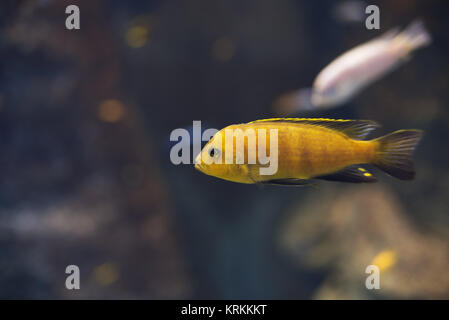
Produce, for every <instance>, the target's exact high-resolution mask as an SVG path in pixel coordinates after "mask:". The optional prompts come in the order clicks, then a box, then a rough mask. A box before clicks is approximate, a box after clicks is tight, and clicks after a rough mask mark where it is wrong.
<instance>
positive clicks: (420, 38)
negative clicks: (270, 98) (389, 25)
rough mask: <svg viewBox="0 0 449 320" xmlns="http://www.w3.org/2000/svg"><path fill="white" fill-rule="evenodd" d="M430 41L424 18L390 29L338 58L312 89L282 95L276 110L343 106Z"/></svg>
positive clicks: (285, 110) (318, 76)
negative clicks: (399, 28)
mask: <svg viewBox="0 0 449 320" xmlns="http://www.w3.org/2000/svg"><path fill="white" fill-rule="evenodd" d="M431 41H432V39H431V36H430V34H429V33H428V32H427V30H426V28H425V27H424V24H423V22H422V21H421V20H415V21H414V22H412V23H411V24H410V25H409V26H408V27H407V28H406V29H405V30H404V31H402V32H400V33H399V32H398V29H393V30H390V31H388V32H386V33H385V34H383V35H381V36H379V37H377V38H374V39H372V40H371V41H368V42H366V43H364V44H361V45H359V46H357V47H355V48H353V49H351V50H349V51H347V52H345V53H344V54H342V55H341V56H339V57H338V58H336V59H335V60H334V61H332V62H331V63H330V64H329V65H328V66H326V67H325V68H324V69H323V70H322V71H321V72H320V73H319V74H318V75H317V77H316V78H315V81H314V83H313V86H312V88H311V89H309V88H303V89H299V90H296V91H292V92H288V93H285V94H283V95H281V96H280V97H279V98H278V99H277V100H276V101H275V102H274V104H273V107H274V109H275V112H276V113H277V114H281V115H287V114H291V113H293V112H297V111H304V110H313V109H319V108H331V107H336V106H339V105H342V104H344V103H346V102H348V101H349V100H350V99H351V98H353V97H354V96H355V95H357V94H358V93H359V92H360V91H361V90H362V89H363V88H365V87H367V86H368V85H370V84H371V83H373V82H374V81H376V80H378V79H380V78H381V77H383V76H384V75H386V74H387V73H389V72H390V71H392V70H394V69H395V68H396V67H397V66H399V65H400V64H401V63H403V62H405V61H407V60H408V58H409V57H410V53H411V52H412V51H414V50H416V49H418V48H421V47H425V46H428V45H429V44H430V43H431Z"/></svg>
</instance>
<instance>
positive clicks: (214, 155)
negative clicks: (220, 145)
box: [209, 148, 220, 158]
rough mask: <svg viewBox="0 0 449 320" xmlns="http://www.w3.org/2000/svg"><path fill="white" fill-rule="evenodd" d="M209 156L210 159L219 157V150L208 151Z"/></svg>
mask: <svg viewBox="0 0 449 320" xmlns="http://www.w3.org/2000/svg"><path fill="white" fill-rule="evenodd" d="M209 155H210V157H211V158H213V157H218V156H220V150H218V149H217V148H210V149H209Z"/></svg>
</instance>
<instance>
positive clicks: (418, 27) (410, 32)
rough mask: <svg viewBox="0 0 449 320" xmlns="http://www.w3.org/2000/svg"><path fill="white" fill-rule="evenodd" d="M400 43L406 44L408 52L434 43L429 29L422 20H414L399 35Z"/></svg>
mask: <svg viewBox="0 0 449 320" xmlns="http://www.w3.org/2000/svg"><path fill="white" fill-rule="evenodd" d="M396 39H397V40H399V42H400V43H403V44H404V45H405V48H406V49H407V51H408V52H410V51H413V50H416V49H418V48H421V47H426V46H428V45H430V44H431V43H432V36H431V35H430V33H429V32H428V31H427V29H426V27H425V26H424V23H423V22H422V20H419V19H417V20H414V21H413V22H412V23H410V24H409V25H408V26H407V27H406V28H405V30H404V31H402V32H401V33H400V34H399V35H398V36H397V37H396Z"/></svg>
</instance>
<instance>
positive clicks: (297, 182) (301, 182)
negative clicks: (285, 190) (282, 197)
mask: <svg viewBox="0 0 449 320" xmlns="http://www.w3.org/2000/svg"><path fill="white" fill-rule="evenodd" d="M260 183H261V184H271V185H277V186H290V187H300V186H302V187H304V186H311V185H313V183H312V182H311V181H310V180H306V179H273V180H266V181H260Z"/></svg>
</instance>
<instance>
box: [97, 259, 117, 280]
mask: <svg viewBox="0 0 449 320" xmlns="http://www.w3.org/2000/svg"><path fill="white" fill-rule="evenodd" d="M118 276H119V274H118V270H117V268H116V267H115V266H114V265H113V264H112V263H104V264H102V265H100V266H98V267H96V268H95V270H94V279H95V281H96V282H97V283H98V284H100V285H102V286H107V285H110V284H112V283H114V282H115V281H117V279H118Z"/></svg>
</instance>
